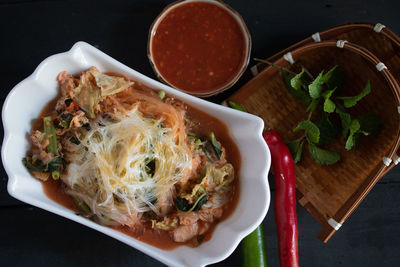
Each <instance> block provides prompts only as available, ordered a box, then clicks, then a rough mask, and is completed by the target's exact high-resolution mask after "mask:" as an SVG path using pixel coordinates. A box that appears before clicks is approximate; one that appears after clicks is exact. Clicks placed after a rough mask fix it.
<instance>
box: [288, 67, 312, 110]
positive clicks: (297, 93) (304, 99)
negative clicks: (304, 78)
mask: <svg viewBox="0 0 400 267" xmlns="http://www.w3.org/2000/svg"><path fill="white" fill-rule="evenodd" d="M281 75H282V79H283V82H284V83H285V85H286V88H287V90H288V92H289V93H290V94H291V95H292V96H293V97H294V98H295V99H297V100H299V101H300V102H301V103H302V104H303V105H305V106H306V105H308V104H310V102H311V98H310V96H309V95H308V93H306V92H304V91H303V90H296V89H294V88H293V87H292V85H291V84H290V80H291V79H292V78H293V76H294V75H292V74H290V73H288V72H286V71H284V70H281Z"/></svg>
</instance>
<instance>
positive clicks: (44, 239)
mask: <svg viewBox="0 0 400 267" xmlns="http://www.w3.org/2000/svg"><path fill="white" fill-rule="evenodd" d="M226 2H227V3H229V4H230V5H231V6H232V7H233V8H235V9H236V10H237V11H239V13H241V14H242V16H243V17H244V19H245V21H246V22H247V25H248V27H249V30H250V32H251V34H252V38H253V50H252V55H253V56H257V57H268V56H270V55H272V54H274V53H276V52H278V51H279V50H282V49H283V48H285V47H287V46H289V45H291V44H293V43H294V42H297V41H300V40H301V39H303V38H305V37H307V36H309V35H310V34H312V33H314V32H317V31H321V30H323V29H326V28H328V27H331V26H335V25H338V24H343V23H346V22H359V21H367V22H374V23H375V22H381V23H383V24H385V25H387V26H388V27H390V28H391V29H392V30H393V31H395V32H396V33H398V34H400V20H399V11H400V1H397V0H386V1H385V0H381V1H376V0H375V1H373V0H359V1H346V0H340V1H339V0H338V1H329V0H326V1H316V0H308V1H305V0H303V1H296V0H293V1H287V0H280V1H266V0H247V1H240V0H235V1H233V0H232V1H226ZM166 4H167V3H166V1H160V0H158V1H157V0H148V1H145V0H142V1H133V0H131V1H121V0H113V1H50V0H48V1H46V0H42V1H32V0H20V1H12V0H9V1H0V40H1V41H0V51H1V52H0V63H1V65H0V78H1V83H0V84H1V91H0V92H1V102H2V103H3V102H4V99H5V97H6V96H7V94H8V92H9V90H11V88H12V87H13V86H14V85H16V84H17V83H18V82H19V81H21V80H22V79H24V78H25V77H27V76H28V75H30V74H31V73H32V72H33V70H34V69H35V68H36V66H37V65H38V64H39V63H40V62H41V61H42V60H43V59H44V58H46V57H47V56H49V55H52V54H54V53H58V52H63V51H66V50H68V49H70V48H71V46H72V45H73V44H74V43H75V42H77V41H80V40H83V41H86V42H88V43H90V44H92V45H95V46H96V47H98V48H99V49H101V50H103V51H104V52H105V53H107V54H109V55H111V56H112V57H114V58H116V59H117V60H119V61H121V62H123V63H125V64H126V65H128V66H130V67H132V68H133V69H135V70H137V71H139V72H141V73H143V74H145V75H148V76H150V77H153V78H154V77H155V76H154V73H153V71H152V69H151V67H150V64H149V62H148V60H147V56H146V46H147V34H148V29H149V27H150V24H151V22H152V21H153V19H154V18H155V17H156V16H157V14H158V13H159V12H160V11H161V10H162V8H163V7H164V6H165V5H166ZM399 64H400V62H399ZM237 88H238V87H236V88H233V89H232V90H230V91H229V92H227V93H224V94H223V95H220V96H217V97H213V98H211V99H210V100H211V101H215V102H218V101H220V100H222V99H224V98H225V97H226V96H228V95H229V94H231V93H232V92H233V91H234V90H235V89H237ZM34 104H35V103H32V105H34ZM1 135H3V131H2V129H1ZM1 137H2V136H1ZM6 186H7V175H6V173H5V171H4V169H3V167H1V176H0V229H1V230H0V266H59V267H61V266H159V265H161V264H160V263H159V262H157V261H156V260H154V259H152V258H150V257H148V256H146V255H145V254H143V253H141V252H139V251H137V250H135V249H133V248H131V247H129V246H127V245H124V244H122V243H120V242H118V241H116V240H114V239H111V238H110V237H107V236H105V235H103V234H100V233H98V232H96V231H94V230H91V229H89V228H86V227H84V226H82V225H79V224H77V223H75V222H71V221H69V220H66V219H64V218H62V217H59V216H57V215H53V214H51V213H48V212H46V211H43V210H40V209H37V208H34V207H31V206H29V205H27V204H24V203H22V202H19V201H17V200H15V199H13V198H11V197H10V196H9V195H8V193H7V190H6ZM272 189H273V186H272ZM399 192H400V168H399V167H397V168H394V169H393V170H392V171H391V172H390V173H389V174H387V175H386V177H384V178H383V179H382V180H381V181H380V182H379V183H378V184H377V185H376V186H375V188H374V189H373V190H372V191H371V193H370V194H369V195H368V196H367V198H366V199H365V201H364V202H363V203H362V204H361V205H360V206H359V208H358V209H357V210H356V211H355V212H354V214H353V215H352V216H351V217H350V218H349V219H348V220H347V222H346V223H345V224H344V226H343V227H342V228H341V229H340V230H339V231H338V232H337V233H336V234H335V235H334V237H333V238H332V239H331V240H330V241H329V243H328V244H323V243H321V241H319V240H318V239H317V237H316V235H317V233H318V232H319V230H320V228H319V225H318V224H317V223H316V222H315V221H314V219H313V218H312V217H311V216H310V215H309V214H308V213H307V212H306V211H305V210H304V209H303V208H302V207H298V220H299V231H300V236H299V247H300V263H301V266H335V267H336V266H400V253H399V251H400V207H399V206H400V205H399V204H400V194H399ZM272 194H274V193H273V192H272ZM264 227H265V237H266V240H267V246H268V263H269V266H279V264H278V256H277V245H276V233H275V223H274V215H273V212H271V211H270V212H269V213H268V215H267V217H266V218H265V220H264ZM240 259H241V255H240V250H239V249H237V250H236V251H235V252H234V253H233V254H232V255H231V256H230V257H229V258H228V259H226V260H225V261H223V262H221V263H218V264H217V265H218V266H237V265H239V263H240ZM195 260H196V259H193V261H195Z"/></svg>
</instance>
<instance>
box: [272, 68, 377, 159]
mask: <svg viewBox="0 0 400 267" xmlns="http://www.w3.org/2000/svg"><path fill="white" fill-rule="evenodd" d="M274 66H275V67H276V65H274ZM281 74H282V79H283V81H284V82H285V85H286V87H287V89H288V91H289V93H290V94H291V95H292V96H293V97H295V98H296V99H298V100H299V101H301V102H302V103H303V104H304V105H306V106H307V108H306V112H308V118H307V119H306V120H304V121H301V122H299V124H298V125H297V126H296V127H295V128H294V129H293V130H294V131H303V135H302V136H301V137H300V138H298V139H296V140H294V141H289V142H288V143H287V144H288V146H289V148H290V150H291V152H292V155H293V158H294V159H295V162H299V161H300V160H301V156H302V154H303V146H304V143H305V142H307V143H308V151H309V153H310V155H311V157H312V158H313V159H314V161H316V162H317V163H319V164H327V165H330V164H334V163H336V162H338V161H339V159H340V154H339V153H338V152H335V151H330V150H327V149H324V148H322V147H321V146H325V145H328V144H330V143H332V142H333V141H334V140H335V139H336V138H337V136H338V135H339V133H341V136H342V138H343V139H344V140H345V148H346V150H351V149H357V148H358V146H359V144H360V136H361V135H368V136H377V135H378V134H379V132H380V130H381V127H382V125H381V122H380V119H379V117H378V116H377V115H375V114H373V113H366V114H362V115H361V116H358V117H353V116H352V115H351V112H350V111H349V110H348V109H349V108H352V107H354V106H355V105H357V103H359V102H360V101H361V100H362V99H363V98H364V97H366V96H367V95H368V94H369V93H370V92H371V82H370V81H367V83H366V85H365V87H364V89H363V90H362V91H361V92H360V93H359V94H358V95H355V96H338V94H342V93H343V89H344V88H345V81H346V75H345V72H344V71H343V70H341V69H340V68H339V67H338V66H334V67H333V68H331V69H330V70H328V71H327V72H324V71H321V72H320V73H319V74H318V76H317V77H316V78H313V77H312V75H311V74H310V72H309V71H308V70H307V69H306V68H305V67H304V66H302V68H301V71H300V72H299V73H294V74H293V73H289V72H287V71H286V70H284V69H281ZM316 110H319V111H320V113H319V114H318V115H317V116H316V115H315V113H314V111H316ZM313 115H314V116H313ZM314 117H322V118H321V119H319V120H314ZM330 117H337V119H333V120H331V118H330ZM332 121H334V122H339V124H338V123H336V124H335V123H333V122H332ZM337 124H338V125H337Z"/></svg>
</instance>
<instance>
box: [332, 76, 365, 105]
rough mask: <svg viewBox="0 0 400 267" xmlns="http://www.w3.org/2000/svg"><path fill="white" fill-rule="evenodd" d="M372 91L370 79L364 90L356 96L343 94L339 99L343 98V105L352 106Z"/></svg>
mask: <svg viewBox="0 0 400 267" xmlns="http://www.w3.org/2000/svg"><path fill="white" fill-rule="evenodd" d="M370 92H371V83H370V81H368V82H367V85H366V86H365V88H364V90H362V92H361V93H360V94H358V95H356V96H344V97H343V96H342V97H337V99H341V100H343V105H344V107H345V108H351V107H353V106H355V105H356V104H357V102H358V101H360V100H361V99H363V98H364V97H365V96H366V95H368V94H369V93H370Z"/></svg>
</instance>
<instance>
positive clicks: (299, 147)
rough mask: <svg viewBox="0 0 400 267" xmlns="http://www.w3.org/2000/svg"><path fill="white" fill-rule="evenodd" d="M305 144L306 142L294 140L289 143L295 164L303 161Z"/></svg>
mask: <svg viewBox="0 0 400 267" xmlns="http://www.w3.org/2000/svg"><path fill="white" fill-rule="evenodd" d="M303 144H304V140H300V139H299V140H294V141H290V142H287V143H286V145H287V146H288V148H289V150H290V153H291V154H292V157H293V161H294V163H297V162H299V161H300V160H301V154H302V152H303Z"/></svg>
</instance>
